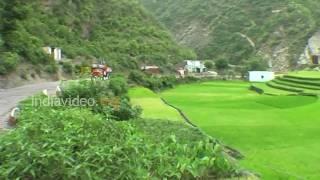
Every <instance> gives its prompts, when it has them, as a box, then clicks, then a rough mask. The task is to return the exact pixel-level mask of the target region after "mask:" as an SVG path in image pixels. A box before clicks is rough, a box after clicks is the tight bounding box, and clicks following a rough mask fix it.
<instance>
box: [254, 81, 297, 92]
mask: <svg viewBox="0 0 320 180" xmlns="http://www.w3.org/2000/svg"><path fill="white" fill-rule="evenodd" d="M252 85H253V86H255V87H257V88H259V89H262V90H263V92H264V94H269V95H290V94H294V93H292V92H290V91H285V90H280V89H275V88H272V87H269V86H268V85H267V84H266V83H254V84H252Z"/></svg>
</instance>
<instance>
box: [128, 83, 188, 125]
mask: <svg viewBox="0 0 320 180" xmlns="http://www.w3.org/2000/svg"><path fill="white" fill-rule="evenodd" d="M129 96H130V98H131V102H132V103H133V104H134V105H139V106H141V107H143V114H142V117H143V118H146V119H164V120H172V121H183V119H182V117H181V116H180V114H179V113H178V112H177V111H176V110H175V109H173V108H171V107H169V106H167V105H166V104H164V103H163V102H162V100H161V99H160V96H158V95H157V94H155V93H154V92H152V91H151V90H149V89H146V88H133V89H130V91H129Z"/></svg>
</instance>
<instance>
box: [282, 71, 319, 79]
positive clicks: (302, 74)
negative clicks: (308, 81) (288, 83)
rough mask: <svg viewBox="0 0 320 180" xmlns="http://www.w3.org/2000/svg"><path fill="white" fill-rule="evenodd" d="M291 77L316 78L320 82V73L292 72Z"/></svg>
mask: <svg viewBox="0 0 320 180" xmlns="http://www.w3.org/2000/svg"><path fill="white" fill-rule="evenodd" d="M288 75H289V76H295V77H298V78H299V77H300V78H315V79H319V80H320V72H319V71H298V72H290V73H288Z"/></svg>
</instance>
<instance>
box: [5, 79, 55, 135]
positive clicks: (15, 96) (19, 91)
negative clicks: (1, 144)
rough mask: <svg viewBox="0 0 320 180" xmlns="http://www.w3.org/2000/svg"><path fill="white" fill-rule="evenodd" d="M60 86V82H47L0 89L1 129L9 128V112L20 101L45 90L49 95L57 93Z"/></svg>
mask: <svg viewBox="0 0 320 180" xmlns="http://www.w3.org/2000/svg"><path fill="white" fill-rule="evenodd" d="M58 84H59V82H46V83H39V84H32V85H26V86H21V87H17V88H12V89H0V129H3V128H8V124H7V119H8V115H9V112H10V111H11V109H12V108H14V107H16V105H17V104H18V103H19V102H20V101H22V100H24V99H25V98H27V97H28V96H32V95H34V94H36V93H38V92H41V91H43V90H44V89H47V90H48V92H49V94H52V93H54V92H55V90H56V87H57V85H58Z"/></svg>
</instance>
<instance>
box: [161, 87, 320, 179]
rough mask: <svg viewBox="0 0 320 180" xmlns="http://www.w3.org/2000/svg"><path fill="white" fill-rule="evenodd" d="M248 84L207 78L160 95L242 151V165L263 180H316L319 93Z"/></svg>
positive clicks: (319, 168)
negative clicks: (266, 90) (264, 91)
mask: <svg viewBox="0 0 320 180" xmlns="http://www.w3.org/2000/svg"><path fill="white" fill-rule="evenodd" d="M249 86H250V84H249V83H245V82H242V83H240V82H209V83H202V84H192V85H183V86H179V87H177V88H175V89H173V90H169V91H166V92H164V93H163V94H162V96H163V97H164V98H165V99H166V100H167V101H169V102H170V103H172V104H174V105H176V106H178V107H179V108H181V109H182V110H183V111H184V112H185V113H186V114H187V116H188V117H189V118H190V119H191V120H192V121H193V123H195V124H196V125H198V126H199V127H200V128H201V129H203V130H204V131H205V132H207V133H208V134H210V135H212V136H213V137H215V138H218V139H219V140H221V141H222V142H223V143H225V144H227V145H230V146H232V147H234V148H236V149H238V150H240V151H241V152H242V153H244V155H245V156H246V158H245V159H244V160H243V161H242V164H243V165H244V167H248V168H250V169H252V170H253V171H256V172H257V173H260V174H261V176H262V179H272V180H273V179H320V166H319V162H320V154H319V153H318V152H319V151H320V141H319V139H320V133H319V132H320V119H319V116H320V111H319V109H320V102H319V100H318V98H317V97H314V96H287V95H280V96H268V95H259V94H257V93H255V92H253V91H250V90H248V87H249ZM267 87H268V86H267ZM275 92H280V93H285V92H286V91H282V90H280V91H278V90H277V89H275ZM288 93H291V92H288Z"/></svg>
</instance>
